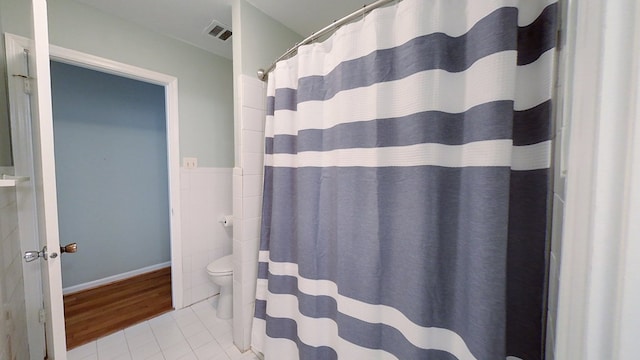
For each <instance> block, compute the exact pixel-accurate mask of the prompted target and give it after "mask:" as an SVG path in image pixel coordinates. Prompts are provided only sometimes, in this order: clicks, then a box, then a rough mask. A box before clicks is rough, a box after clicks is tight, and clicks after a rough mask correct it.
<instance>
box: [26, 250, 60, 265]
mask: <svg viewBox="0 0 640 360" xmlns="http://www.w3.org/2000/svg"><path fill="white" fill-rule="evenodd" d="M57 257H58V253H51V254H49V253H47V247H46V246H45V247H43V248H42V250H40V251H38V250H33V251H26V252H25V253H24V256H23V258H24V260H25V261H26V262H32V261H34V260H36V259H39V258H43V259H45V260H49V259H55V258H57Z"/></svg>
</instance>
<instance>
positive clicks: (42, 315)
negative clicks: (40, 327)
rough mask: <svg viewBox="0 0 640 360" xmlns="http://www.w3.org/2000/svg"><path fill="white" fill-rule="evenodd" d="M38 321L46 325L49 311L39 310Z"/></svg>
mask: <svg viewBox="0 0 640 360" xmlns="http://www.w3.org/2000/svg"><path fill="white" fill-rule="evenodd" d="M38 321H40V324H44V323H45V322H46V321H47V311H46V310H45V309H40V310H38Z"/></svg>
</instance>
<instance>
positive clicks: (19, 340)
mask: <svg viewBox="0 0 640 360" xmlns="http://www.w3.org/2000/svg"><path fill="white" fill-rule="evenodd" d="M24 300H25V298H24V281H23V277H22V257H21V250H20V238H19V232H18V209H17V205H16V193H15V189H13V188H0V360H13V359H28V358H29V347H28V343H27V319H26V309H25V301H24Z"/></svg>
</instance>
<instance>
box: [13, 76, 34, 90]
mask: <svg viewBox="0 0 640 360" xmlns="http://www.w3.org/2000/svg"><path fill="white" fill-rule="evenodd" d="M13 76H15V77H19V78H22V83H23V84H24V87H23V89H24V93H25V94H31V78H30V77H28V76H26V75H22V74H13Z"/></svg>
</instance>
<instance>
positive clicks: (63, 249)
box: [60, 243, 78, 254]
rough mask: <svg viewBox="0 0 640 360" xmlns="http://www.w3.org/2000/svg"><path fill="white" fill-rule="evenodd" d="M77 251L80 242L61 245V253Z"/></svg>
mask: <svg viewBox="0 0 640 360" xmlns="http://www.w3.org/2000/svg"><path fill="white" fill-rule="evenodd" d="M76 251H78V244H76V243H71V244H67V245H65V246H60V252H61V253H69V254H73V253H74V252H76Z"/></svg>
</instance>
